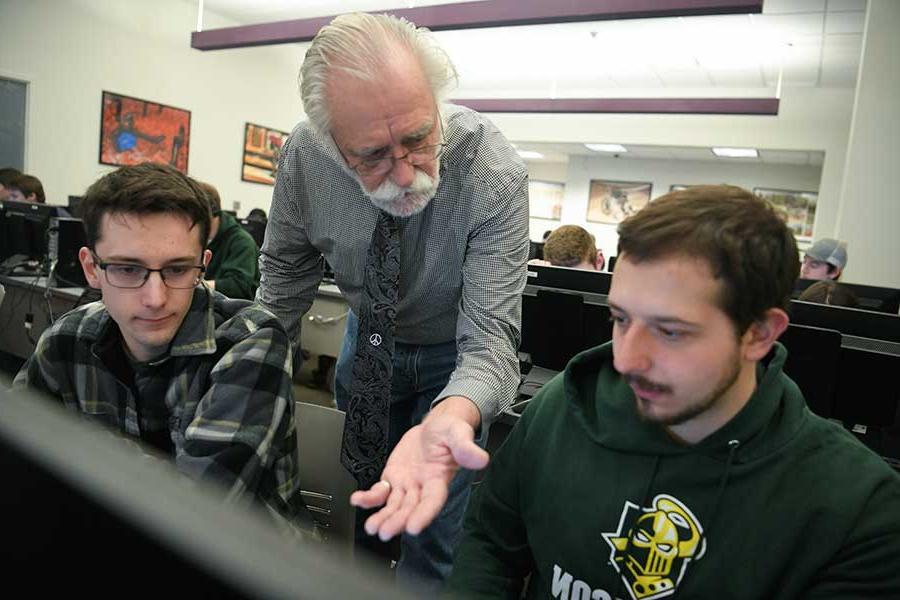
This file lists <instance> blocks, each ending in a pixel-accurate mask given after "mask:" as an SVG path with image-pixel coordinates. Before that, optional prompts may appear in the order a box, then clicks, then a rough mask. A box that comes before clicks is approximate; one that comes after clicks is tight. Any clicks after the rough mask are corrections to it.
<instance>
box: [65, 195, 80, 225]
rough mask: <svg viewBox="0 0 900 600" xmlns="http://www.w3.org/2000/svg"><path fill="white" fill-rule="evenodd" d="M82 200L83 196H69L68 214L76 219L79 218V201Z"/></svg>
mask: <svg viewBox="0 0 900 600" xmlns="http://www.w3.org/2000/svg"><path fill="white" fill-rule="evenodd" d="M83 198H84V196H69V203H68V209H69V214H71V215H72V216H73V217H75V218H76V219H80V218H81V200H82V199H83Z"/></svg>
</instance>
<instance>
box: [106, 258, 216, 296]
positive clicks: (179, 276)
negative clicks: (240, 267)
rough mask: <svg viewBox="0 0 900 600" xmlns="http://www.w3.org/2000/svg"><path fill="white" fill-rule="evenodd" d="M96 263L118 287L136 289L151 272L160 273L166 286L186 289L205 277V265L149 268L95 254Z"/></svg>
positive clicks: (110, 283)
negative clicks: (114, 260)
mask: <svg viewBox="0 0 900 600" xmlns="http://www.w3.org/2000/svg"><path fill="white" fill-rule="evenodd" d="M94 264H95V265H97V266H98V267H100V269H102V270H103V272H104V273H105V274H106V281H107V282H108V283H109V285H111V286H113V287H117V288H125V289H135V288H139V287H141V286H143V285H144V284H145V283H147V280H148V279H150V273H159V276H160V277H161V278H162V280H163V283H164V284H166V287H169V288H172V289H175V290H185V289H189V288H192V287H194V286H196V285H197V284H198V283H200V279H201V278H202V277H203V272H204V271H206V267H205V266H203V265H169V266H167V267H163V268H161V269H149V268H147V267H142V266H140V265H131V264H127V263H109V262H104V261H102V260H100V257H99V256H97V255H96V254H94Z"/></svg>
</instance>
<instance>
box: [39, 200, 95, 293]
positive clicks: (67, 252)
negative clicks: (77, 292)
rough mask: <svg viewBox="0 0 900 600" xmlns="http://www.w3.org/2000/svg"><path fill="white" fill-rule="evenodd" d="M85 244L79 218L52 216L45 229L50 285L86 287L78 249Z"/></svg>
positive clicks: (82, 227)
mask: <svg viewBox="0 0 900 600" xmlns="http://www.w3.org/2000/svg"><path fill="white" fill-rule="evenodd" d="M85 245H87V240H86V238H85V235H84V226H83V225H82V223H81V219H73V218H69V217H54V218H53V219H51V220H50V227H49V228H48V230H47V257H48V258H49V260H50V274H49V275H50V280H49V282H48V283H49V285H50V287H59V288H65V287H87V281H86V280H85V278H84V272H83V271H82V270H81V263H80V262H79V260H78V251H79V250H80V249H81V247H82V246H85Z"/></svg>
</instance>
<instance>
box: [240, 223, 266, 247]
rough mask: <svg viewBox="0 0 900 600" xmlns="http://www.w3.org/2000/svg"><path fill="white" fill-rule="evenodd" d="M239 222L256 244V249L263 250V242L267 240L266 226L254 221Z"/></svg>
mask: <svg viewBox="0 0 900 600" xmlns="http://www.w3.org/2000/svg"><path fill="white" fill-rule="evenodd" d="M237 221H238V223H240V224H241V227H243V228H244V231H246V232H247V233H249V234H250V237H252V238H253V241H254V242H256V247H257V248H262V245H263V241H264V240H265V239H266V224H265V223H260V222H259V221H255V220H253V219H238V220H237Z"/></svg>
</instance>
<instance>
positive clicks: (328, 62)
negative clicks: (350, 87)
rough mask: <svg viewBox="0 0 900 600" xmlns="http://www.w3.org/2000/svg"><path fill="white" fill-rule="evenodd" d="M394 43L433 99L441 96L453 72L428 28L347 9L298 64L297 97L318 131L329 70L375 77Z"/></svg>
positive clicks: (325, 116)
mask: <svg viewBox="0 0 900 600" xmlns="http://www.w3.org/2000/svg"><path fill="white" fill-rule="evenodd" d="M398 47H399V48H401V49H406V50H407V51H409V53H410V54H411V55H412V56H413V57H414V58H415V59H416V60H417V61H418V63H419V65H420V66H421V68H422V73H423V74H424V76H425V79H426V80H427V81H428V84H429V86H430V87H431V93H432V95H433V96H434V98H435V100H436V101H438V102H439V101H440V100H441V99H443V97H444V95H445V94H446V93H447V92H448V91H449V89H450V88H451V87H452V85H453V84H455V83H456V81H457V73H456V68H455V67H454V66H453V63H452V62H451V60H450V57H449V56H447V53H446V52H444V50H443V49H441V47H440V46H438V44H437V42H436V40H435V39H434V35H433V34H432V33H431V31H429V30H428V29H426V28H424V27H416V26H415V24H413V23H411V22H410V21H407V20H406V19H403V18H399V17H395V16H392V15H386V14H381V15H373V14H368V13H350V14H346V15H341V16H339V17H336V18H335V19H334V20H333V21H331V23H329V24H328V25H326V26H325V27H323V28H322V29H320V30H319V33H317V34H316V37H315V38H314V39H313V41H312V44H311V45H310V47H309V50H307V51H306V57H305V58H304V59H303V64H302V65H301V66H300V98H301V99H302V100H303V110H304V111H305V112H306V116H307V117H308V118H309V120H310V122H311V123H312V124H313V125H314V126H315V127H316V128H317V129H318V130H319V131H321V132H323V133H326V132H328V131H329V130H330V125H331V123H330V119H331V117H330V114H329V111H328V100H327V96H326V87H327V84H328V78H329V76H330V75H331V74H332V72H334V71H342V72H344V73H347V74H350V75H351V76H353V77H356V78H358V79H362V80H364V81H376V80H377V79H378V75H379V72H380V71H382V70H383V69H384V68H385V66H386V65H387V64H388V63H389V62H390V59H391V57H392V56H393V55H394V54H395V52H396V50H397V49H398Z"/></svg>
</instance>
